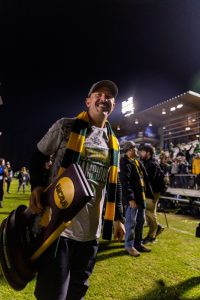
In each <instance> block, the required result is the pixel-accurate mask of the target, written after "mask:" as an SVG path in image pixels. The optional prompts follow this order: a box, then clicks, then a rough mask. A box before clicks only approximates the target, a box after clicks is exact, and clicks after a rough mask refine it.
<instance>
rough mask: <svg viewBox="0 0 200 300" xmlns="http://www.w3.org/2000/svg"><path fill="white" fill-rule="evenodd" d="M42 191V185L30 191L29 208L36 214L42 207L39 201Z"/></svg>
mask: <svg viewBox="0 0 200 300" xmlns="http://www.w3.org/2000/svg"><path fill="white" fill-rule="evenodd" d="M43 191H44V187H43V186H38V187H36V188H35V189H34V190H33V191H32V193H31V196H30V200H29V208H30V210H31V212H32V214H38V213H40V212H41V211H42V210H43V207H42V205H41V202H40V199H41V195H42V193H43Z"/></svg>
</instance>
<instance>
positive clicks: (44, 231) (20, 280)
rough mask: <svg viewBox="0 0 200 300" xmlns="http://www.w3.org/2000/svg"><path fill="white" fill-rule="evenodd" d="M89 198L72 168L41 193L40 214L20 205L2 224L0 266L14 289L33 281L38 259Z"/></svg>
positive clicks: (75, 168) (74, 166)
mask: <svg viewBox="0 0 200 300" xmlns="http://www.w3.org/2000/svg"><path fill="white" fill-rule="evenodd" d="M92 197H93V193H92V191H91V188H90V186H89V183H88V182H87V179H86V178H85V175H84V173H83V171H82V169H81V167H80V166H79V165H78V164H71V165H70V166H69V167H68V168H66V169H64V172H63V173H62V174H61V175H60V176H58V177H57V178H56V180H55V181H54V182H53V183H51V184H50V185H49V186H48V187H47V188H46V190H45V191H44V193H43V195H42V204H43V206H44V210H43V212H42V213H41V214H32V213H31V211H30V209H29V208H28V207H26V206H25V205H20V206H19V207H18V208H17V209H16V210H14V211H12V212H11V213H10V215H9V216H8V217H7V218H6V219H5V220H4V221H3V222H2V224H1V227H0V262H1V266H2V271H3V274H4V276H5V278H6V280H7V281H8V283H9V285H10V286H11V287H12V288H13V289H15V290H18V291H19V290H22V289H23V288H25V286H26V285H27V283H28V282H29V281H31V280H32V279H33V278H34V276H35V274H36V273H37V262H38V258H39V257H40V256H41V255H42V254H43V252H44V251H45V250H46V249H47V248H48V247H49V246H50V245H51V244H52V242H53V241H55V240H56V239H57V237H58V236H59V235H60V234H61V232H62V231H63V230H64V229H65V228H66V227H67V226H68V225H69V224H70V221H71V220H72V219H73V217H74V216H75V215H76V214H77V213H78V212H79V211H80V210H81V209H82V208H83V206H84V205H85V204H86V203H87V202H88V201H90V200H91V199H92Z"/></svg>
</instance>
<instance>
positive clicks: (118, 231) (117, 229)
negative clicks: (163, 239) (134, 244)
mask: <svg viewBox="0 0 200 300" xmlns="http://www.w3.org/2000/svg"><path fill="white" fill-rule="evenodd" d="M125 232H126V231H125V227H124V224H122V222H120V221H115V222H114V240H115V241H119V242H122V241H123V238H124V235H125Z"/></svg>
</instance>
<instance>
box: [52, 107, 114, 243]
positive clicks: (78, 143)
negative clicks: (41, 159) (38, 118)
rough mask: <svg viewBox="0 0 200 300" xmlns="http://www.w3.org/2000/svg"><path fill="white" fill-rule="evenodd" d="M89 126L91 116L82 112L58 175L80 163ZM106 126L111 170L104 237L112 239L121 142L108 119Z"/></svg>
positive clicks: (76, 122) (75, 124)
mask: <svg viewBox="0 0 200 300" xmlns="http://www.w3.org/2000/svg"><path fill="white" fill-rule="evenodd" d="M88 127H89V116H88V113H87V112H82V113H80V114H79V115H78V116H77V117H76V120H75V122H74V125H73V128H72V131H71V133H70V136H69V140H68V142H67V145H66V151H65V155H64V158H63V160H62V164H61V167H60V169H59V172H58V176H59V175H60V174H61V173H62V170H63V168H66V167H68V166H69V165H70V164H72V163H78V162H79V160H80V156H81V152H82V151H83V147H84V142H85V137H86V133H87V129H88ZM106 127H107V132H108V138H109V142H108V143H109V154H110V170H109V177H108V190H107V191H108V200H107V202H106V210H105V216H104V224H103V234H102V237H103V239H106V240H111V238H112V227H113V221H114V217H115V200H116V191H117V177H118V161H119V143H118V140H117V138H116V137H115V135H114V133H113V131H112V128H111V126H110V124H109V122H108V121H106Z"/></svg>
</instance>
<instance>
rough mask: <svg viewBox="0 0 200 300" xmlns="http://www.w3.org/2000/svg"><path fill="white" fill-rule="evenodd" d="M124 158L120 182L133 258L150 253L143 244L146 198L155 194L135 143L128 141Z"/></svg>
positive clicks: (121, 160) (128, 244)
mask: <svg viewBox="0 0 200 300" xmlns="http://www.w3.org/2000/svg"><path fill="white" fill-rule="evenodd" d="M123 151H124V156H123V157H121V159H120V180H121V184H122V195H123V196H122V197H123V204H124V207H125V220H126V221H125V229H126V234H125V249H126V251H127V252H128V253H129V254H130V255H132V256H135V257H137V256H139V255H140V252H150V251H151V249H148V248H146V247H145V246H144V245H143V244H142V237H143V226H144V212H145V200H146V196H147V197H149V198H151V197H153V193H152V190H151V187H150V185H149V180H148V177H147V174H146V171H145V168H144V167H143V165H142V163H141V162H140V161H139V160H138V159H137V148H136V145H135V143H134V142H132V141H127V142H125V144H124V146H123Z"/></svg>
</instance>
